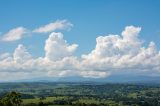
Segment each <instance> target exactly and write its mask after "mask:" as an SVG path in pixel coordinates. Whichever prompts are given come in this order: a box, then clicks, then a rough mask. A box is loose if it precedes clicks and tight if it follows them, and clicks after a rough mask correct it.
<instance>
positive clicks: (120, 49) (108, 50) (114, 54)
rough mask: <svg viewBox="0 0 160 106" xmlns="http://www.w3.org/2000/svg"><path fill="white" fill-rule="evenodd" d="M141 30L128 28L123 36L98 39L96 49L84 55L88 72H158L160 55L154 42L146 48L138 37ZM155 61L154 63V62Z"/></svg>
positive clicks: (84, 63) (132, 27)
mask: <svg viewBox="0 0 160 106" xmlns="http://www.w3.org/2000/svg"><path fill="white" fill-rule="evenodd" d="M140 30H141V28H139V27H134V26H127V27H126V28H125V30H124V31H123V32H122V36H119V35H108V36H100V37H98V38H97V39H96V42H97V44H96V47H95V49H94V50H92V52H91V53H89V54H87V55H82V58H83V61H82V65H83V68H84V69H86V70H89V69H90V70H96V71H107V72H111V73H112V72H115V71H119V72H121V70H126V71H131V73H134V72H135V73H137V72H139V73H141V72H143V71H144V70H145V71H148V72H150V71H151V72H153V73H154V72H155V73H156V72H158V70H157V69H159V66H160V61H159V60H160V55H159V52H158V50H157V49H156V46H155V44H154V43H153V42H151V43H150V45H149V46H148V47H147V48H145V47H143V46H142V43H143V42H142V41H141V40H139V38H138V35H139V32H140ZM153 61H154V62H153Z"/></svg>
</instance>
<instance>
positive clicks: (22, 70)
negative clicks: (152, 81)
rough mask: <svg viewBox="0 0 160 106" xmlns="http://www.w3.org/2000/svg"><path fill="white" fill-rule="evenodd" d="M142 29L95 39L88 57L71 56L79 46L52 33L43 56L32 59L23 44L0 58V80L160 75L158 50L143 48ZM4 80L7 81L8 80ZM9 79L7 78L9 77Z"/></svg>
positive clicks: (133, 28)
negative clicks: (10, 78) (10, 77)
mask: <svg viewBox="0 0 160 106" xmlns="http://www.w3.org/2000/svg"><path fill="white" fill-rule="evenodd" d="M140 30H141V28H140V27H134V26H127V27H126V28H125V30H124V31H123V32H122V34H121V35H112V34H110V35H107V36H99V37H97V38H96V46H95V49H93V50H92V51H91V52H90V53H89V54H83V55H82V56H81V57H80V58H78V57H76V56H74V52H75V51H76V49H77V47H78V45H77V44H68V43H67V41H66V40H64V38H63V34H62V33H55V32H53V33H51V34H50V35H49V38H48V39H47V40H46V43H45V46H44V50H45V56H43V57H38V58H33V57H32V56H31V54H30V53H29V52H28V51H27V50H26V48H25V47H24V46H23V45H21V44H20V45H18V47H17V48H16V49H15V51H14V53H13V54H8V53H6V54H2V55H0V79H1V80H3V78H5V76H7V77H9V76H11V75H12V74H10V73H12V72H14V76H16V73H17V76H18V78H15V79H23V78H34V77H47V76H49V77H65V76H81V77H87V78H88V77H89V78H105V77H107V76H109V75H112V74H115V73H120V74H124V73H131V75H132V74H135V73H136V74H142V75H159V76H160V71H159V70H160V51H159V50H158V49H157V48H156V44H155V43H154V42H150V44H149V45H148V47H144V46H143V41H142V40H140V39H139V38H138V37H139V33H140ZM7 77H6V79H7ZM8 80H9V78H8Z"/></svg>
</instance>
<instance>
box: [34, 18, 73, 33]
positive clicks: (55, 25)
mask: <svg viewBox="0 0 160 106" xmlns="http://www.w3.org/2000/svg"><path fill="white" fill-rule="evenodd" d="M72 26H73V24H71V23H70V22H68V21H67V20H57V21H56V22H52V23H49V24H47V25H44V26H42V27H39V28H36V29H34V30H33V32H36V33H48V32H52V31H55V30H57V29H68V30H69V29H70V28H71V27H72Z"/></svg>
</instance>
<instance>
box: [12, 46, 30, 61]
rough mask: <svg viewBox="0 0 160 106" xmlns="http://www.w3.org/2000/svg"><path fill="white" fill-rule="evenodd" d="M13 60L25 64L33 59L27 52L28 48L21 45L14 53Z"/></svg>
mask: <svg viewBox="0 0 160 106" xmlns="http://www.w3.org/2000/svg"><path fill="white" fill-rule="evenodd" d="M13 59H14V60H15V62H17V63H24V62H26V61H28V60H30V59H31V55H30V54H29V53H28V52H27V50H26V48H25V47H24V46H23V45H22V44H19V45H18V47H17V48H16V49H15V51H14V54H13Z"/></svg>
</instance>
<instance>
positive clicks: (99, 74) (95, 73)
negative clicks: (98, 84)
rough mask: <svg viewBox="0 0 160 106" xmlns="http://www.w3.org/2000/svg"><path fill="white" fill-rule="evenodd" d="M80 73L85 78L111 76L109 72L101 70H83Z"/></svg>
mask: <svg viewBox="0 0 160 106" xmlns="http://www.w3.org/2000/svg"><path fill="white" fill-rule="evenodd" d="M80 75H81V76H82V77H85V78H105V77H108V76H110V73H109V72H99V71H82V72H80Z"/></svg>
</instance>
